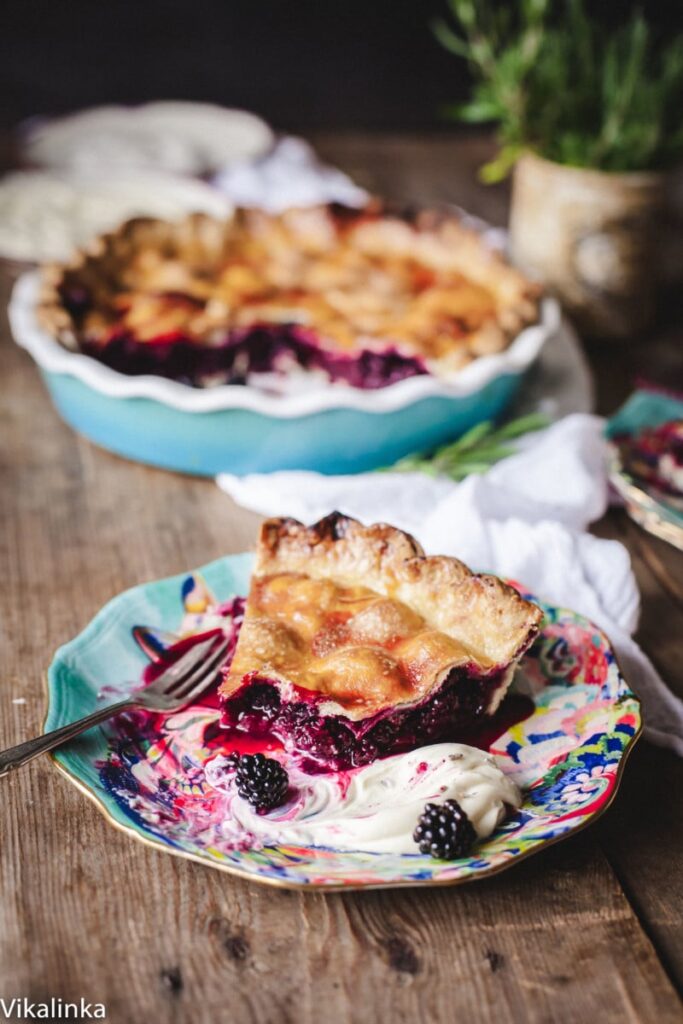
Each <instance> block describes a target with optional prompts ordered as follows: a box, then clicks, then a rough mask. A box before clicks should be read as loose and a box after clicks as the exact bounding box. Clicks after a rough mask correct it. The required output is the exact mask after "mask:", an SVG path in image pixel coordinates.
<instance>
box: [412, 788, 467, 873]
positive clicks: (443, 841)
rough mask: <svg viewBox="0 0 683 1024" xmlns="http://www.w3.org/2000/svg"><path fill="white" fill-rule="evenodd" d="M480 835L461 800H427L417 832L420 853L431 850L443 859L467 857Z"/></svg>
mask: <svg viewBox="0 0 683 1024" xmlns="http://www.w3.org/2000/svg"><path fill="white" fill-rule="evenodd" d="M476 838H477V833H476V832H475V831H474V826H473V825H472V822H471V821H470V819H469V818H468V817H467V815H466V814H465V812H464V811H463V809H462V807H461V806H460V804H459V803H458V801H457V800H446V801H445V803H443V804H425V809H424V811H423V812H422V814H421V815H420V817H419V818H418V821H417V828H416V829H415V831H414V832H413V839H414V840H415V842H416V843H417V845H418V846H419V847H420V853H430V854H431V855H432V857H438V858H439V859H440V860H455V858H456V857H464V856H465V855H466V854H467V853H469V851H470V849H471V847H472V844H473V843H474V841H475V840H476Z"/></svg>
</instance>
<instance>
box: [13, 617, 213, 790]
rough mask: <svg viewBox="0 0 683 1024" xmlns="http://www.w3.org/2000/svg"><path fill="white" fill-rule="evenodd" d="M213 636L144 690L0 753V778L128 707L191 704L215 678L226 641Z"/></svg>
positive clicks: (163, 708)
mask: <svg viewBox="0 0 683 1024" xmlns="http://www.w3.org/2000/svg"><path fill="white" fill-rule="evenodd" d="M217 640H218V638H217V637H216V636H213V637H210V638H209V639H208V640H203V641H202V642H201V643H198V644H195V645H194V646H193V647H191V648H190V650H189V651H187V652H186V653H185V654H183V655H181V657H180V658H178V660H177V661H176V662H174V663H173V665H171V666H170V667H169V668H167V669H166V671H165V672H162V674H161V675H160V676H158V678H157V679H155V680H154V682H153V683H150V685H149V686H146V687H145V688H144V690H138V691H137V692H135V693H132V694H131V695H130V697H126V699H125V700H121V701H119V702H118V703H117V704H109V705H108V706H107V707H104V708H98V709H97V711H93V713H92V714H91V715H86V717H85V718H80V719H79V720H78V721H77V722H71V723H70V724H69V725H63V726H62V727H61V729H55V730H54V731H53V732H48V733H45V734H44V735H43V736H37V737H36V738H35V739H33V740H27V741H26V743H20V744H19V745H18V746H16V747H10V748H9V750H3V751H2V752H0V776H2V775H7V773H8V772H10V771H12V769H14V768H19V767H21V765H22V764H26V762H27V761H32V760H33V758H34V757H37V756H38V754H44V753H46V752H47V751H48V750H54V748H55V747H59V746H61V744H62V743H67V742H68V741H69V740H72V739H73V738H74V737H75V736H78V735H79V734H80V733H82V732H85V730H86V729H92V727H93V726H94V725H97V724H98V723H99V722H104V721H105V720H106V719H107V718H111V717H112V715H119V714H121V712H122V711H129V710H130V709H131V708H146V709H147V710H148V711H161V712H168V711H178V710H179V709H180V708H183V707H186V706H187V705H188V704H191V703H192V702H193V701H194V700H196V699H197V697H199V696H201V694H202V693H204V691H205V690H207V689H208V687H209V686H210V684H211V683H212V682H213V681H214V679H215V678H216V675H217V674H218V670H219V668H220V666H221V663H222V661H223V660H224V658H225V655H226V653H227V650H228V640H227V638H225V637H222V638H221V639H220V641H219V642H217Z"/></svg>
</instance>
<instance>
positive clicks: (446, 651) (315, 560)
mask: <svg viewBox="0 0 683 1024" xmlns="http://www.w3.org/2000/svg"><path fill="white" fill-rule="evenodd" d="M299 579H301V580H304V581H305V580H313V581H333V582H334V584H335V586H337V587H341V588H351V589H353V588H360V590H361V591H362V590H367V593H368V595H369V599H370V601H371V602H372V600H373V598H376V599H377V601H376V604H377V606H378V614H379V615H380V616H386V615H387V614H389V615H391V613H392V611H394V612H396V611H398V613H399V615H400V614H401V613H402V612H408V613H409V614H410V615H412V616H417V617H419V619H421V620H422V622H421V623H420V624H418V626H417V627H416V628H414V627H411V628H409V630H408V631H407V632H406V633H405V639H401V641H400V642H401V644H402V645H403V646H401V647H400V648H395V647H392V648H390V649H389V651H388V652H387V653H388V659H389V661H390V662H393V668H392V666H391V665H390V667H389V668H388V670H387V672H388V674H389V675H391V674H392V672H394V676H395V678H394V681H393V683H392V684H391V685H390V684H389V683H387V690H386V693H383V692H382V690H381V687H377V692H374V688H373V684H372V672H373V655H374V654H375V653H377V655H378V659H379V660H380V661H381V658H382V644H381V642H380V643H378V644H377V645H376V646H375V645H373V644H372V634H370V638H369V639H368V641H367V644H369V645H370V646H369V647H368V646H366V642H365V641H364V640H363V639H360V640H359V639H358V638H357V637H353V636H352V638H351V639H350V640H345V641H343V642H342V648H341V651H337V650H334V652H333V654H334V661H333V668H332V672H333V674H336V678H335V679H333V680H332V682H333V683H334V685H331V684H330V679H329V677H328V678H326V673H327V668H328V662H327V660H326V657H322V658H317V657H315V653H316V652H315V651H313V653H312V649H311V647H310V646H306V643H304V644H303V645H302V642H301V639H302V638H301V635H298V634H297V630H296V624H295V617H296V616H297V615H298V616H300V615H301V608H300V606H295V605H294V603H293V604H292V625H293V626H294V629H293V630H290V629H288V628H287V622H286V621H285V622H284V623H283V621H282V617H281V616H280V617H277V616H276V617H275V618H274V617H272V614H271V615H270V616H269V615H268V612H267V611H264V607H263V605H262V604H261V603H260V588H262V587H263V586H265V587H270V586H272V585H273V581H275V584H276V585H279V584H282V583H284V585H285V587H287V585H288V584H290V582H291V583H292V584H296V582H297V580H299ZM314 593H315V590H313V594H314ZM384 598H386V599H388V600H386V601H383V600H382V599H384ZM313 599H314V598H313ZM284 600H285V612H286V614H287V603H286V602H287V596H286V595H285V598H284ZM383 606H384V607H383ZM389 606H391V607H389ZM387 608H388V611H387ZM280 611H281V608H280V609H278V615H279V613H280ZM264 616H265V617H264ZM285 619H286V615H285ZM542 619H543V613H542V611H541V609H540V608H538V606H537V605H535V604H533V603H531V602H529V601H526V600H525V599H524V598H523V597H521V595H520V594H519V593H518V592H517V591H516V590H515V589H514V588H513V587H511V586H509V585H508V584H506V583H504V582H503V581H502V580H500V579H498V578H497V577H495V576H490V575H486V574H485V575H478V574H476V573H473V572H471V571H470V570H469V569H468V568H467V566H465V565H464V564H463V563H462V562H460V561H459V560H458V559H456V558H450V557H446V556H427V555H425V553H424V551H423V550H422V548H421V546H420V545H419V544H418V542H417V541H416V540H415V539H414V538H413V537H411V536H410V535H409V534H407V533H405V532H404V531H402V530H399V529H397V528H396V527H393V526H389V525H387V524H384V523H376V524H373V525H370V526H364V525H363V524H361V523H360V522H358V521H357V520H355V519H353V518H351V517H350V516H346V515H342V514H340V513H332V514H331V515H329V516H327V517H325V518H324V519H322V520H320V521H319V522H317V523H315V524H314V525H312V526H305V525H304V524H302V523H300V522H298V521H297V520H295V519H289V518H277V519H269V520H267V521H266V522H264V523H263V525H262V527H261V533H260V539H259V543H258V549H257V555H256V562H255V566H254V572H253V576H252V588H251V593H250V598H249V599H248V601H247V611H246V615H245V622H244V625H243V626H242V630H241V634H240V638H239V640H238V643H237V647H236V652H235V657H234V660H233V661H232V664H231V665H230V667H229V669H228V671H227V673H226V676H225V678H224V680H223V683H222V685H221V696H222V698H223V701H224V702H227V701H230V700H231V699H232V698H233V697H235V695H236V694H238V693H242V694H243V691H244V688H245V685H246V687H247V688H248V687H249V685H250V684H251V683H252V682H253V681H255V680H258V681H261V682H264V681H268V682H269V683H270V684H271V685H274V686H275V687H276V688H277V689H278V690H279V691H280V693H281V695H282V696H283V698H285V699H286V700H287V701H297V700H300V699H303V696H304V695H306V694H307V691H309V692H308V696H307V699H309V700H314V701H315V702H316V704H317V707H318V710H319V712H320V714H322V715H339V716H342V717H343V718H345V719H347V720H349V721H351V722H361V721H362V720H364V719H367V720H373V719H374V718H375V717H377V716H381V715H383V714H387V713H390V712H391V711H392V709H393V710H396V709H402V710H405V709H408V708H410V707H412V706H418V705H420V704H422V703H424V701H425V700H427V699H429V698H430V697H431V696H433V695H434V694H435V693H436V692H437V691H438V690H439V689H440V688H441V687H442V686H443V685H444V684H445V683H446V682H448V681H449V679H450V680H451V681H452V682H453V681H455V679H456V676H457V677H458V678H465V677H470V678H476V679H480V680H481V681H482V683H485V689H486V698H485V700H484V705H485V706H483V708H482V710H483V713H486V714H491V713H493V711H495V709H496V707H497V706H498V704H499V703H500V701H501V700H502V698H503V696H504V695H505V692H506V691H507V689H508V687H509V685H510V682H511V680H512V675H513V672H514V668H515V665H516V664H517V662H518V660H519V658H520V657H521V656H522V654H523V653H524V651H525V650H526V649H527V648H528V647H529V645H530V644H531V643H532V642H533V640H534V638H535V637H536V636H537V634H538V632H539V629H540V624H541V622H542ZM379 621H380V625H381V624H382V623H381V619H380V620H379ZM385 621H386V619H385ZM401 636H402V634H399V637H401ZM338 653H339V654H340V657H339V658H337V656H336V655H337V654H338ZM302 665H303V667H304V668H303V671H300V669H301V666H302ZM311 665H313V678H314V680H315V679H317V678H320V679H321V683H320V687H319V688H318V686H317V685H312V684H311V683H310V678H311V673H310V672H309V671H308V669H309V667H310V666H311ZM397 666H398V669H397V671H394V669H396V667H397ZM317 673H320V675H317ZM364 674H365V677H366V678H367V679H368V681H369V682H368V685H369V687H370V691H369V692H368V694H367V698H366V699H363V698H364V691H363V687H362V686H361V684H360V683H359V682H358V679H362V678H363V677H364ZM406 678H409V679H411V681H412V682H411V686H413V688H412V689H410V688H409V689H406V687H405V686H401V685H400V680H401V679H406ZM396 679H398V680H399V681H398V682H397V681H396ZM302 680H303V681H302ZM347 682H348V686H347V685H346V683H347ZM354 687H355V688H356V689H355V690H354ZM310 691H313V692H312V693H311V692H310ZM338 693H342V694H346V695H347V698H346V700H342V699H341V698H339V697H338ZM349 695H350V696H349Z"/></svg>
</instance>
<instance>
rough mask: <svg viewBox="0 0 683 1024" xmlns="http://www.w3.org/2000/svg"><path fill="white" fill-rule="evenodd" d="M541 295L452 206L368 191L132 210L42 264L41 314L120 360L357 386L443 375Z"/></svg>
mask: <svg viewBox="0 0 683 1024" xmlns="http://www.w3.org/2000/svg"><path fill="white" fill-rule="evenodd" d="M539 300H540V294H539V291H538V289H537V287H536V286H535V285H534V284H532V283H531V282H530V281H528V280H527V279H526V278H525V277H523V276H522V275H521V274H520V273H519V272H518V271H517V270H515V269H514V268H513V267H511V266H510V265H508V264H507V263H506V262H505V260H504V259H503V258H502V256H501V255H500V254H499V253H497V252H496V251H494V250H493V249H491V248H490V247H489V246H488V245H487V244H486V243H485V242H484V241H483V240H482V238H481V236H480V234H479V233H478V232H476V231H475V230H473V229H471V228H469V227H467V226H466V225H465V224H464V223H463V220H462V218H460V217H459V216H457V215H456V214H454V213H452V212H442V211H429V210H425V211H422V212H419V213H417V214H414V215H407V214H400V215H399V214H397V213H393V212H391V211H389V210H387V209H385V208H383V207H382V206H380V205H379V204H376V203H375V204H370V205H368V206H367V207H365V208H364V209H361V210H352V209H348V208H346V207H341V206H337V205H327V206H318V207H313V208H309V209H291V210H287V211H285V212H284V213H282V214H278V215H275V214H269V213H265V212H262V211H257V210H253V209H242V210H238V211H237V212H236V214H235V215H234V216H233V217H232V218H230V219H228V220H218V219H214V218H211V217H210V216H207V215H200V214H197V215H193V216H191V217H189V218H188V219H186V220H185V221H183V222H181V223H167V222H165V221H161V220H152V219H136V220H131V221H128V222H127V223H126V224H124V225H122V226H121V227H120V228H119V229H118V230H117V231H115V232H113V233H111V234H108V235H104V236H102V237H101V238H99V239H98V240H97V241H96V242H95V243H94V244H93V245H92V246H91V247H89V248H88V249H87V250H83V251H80V252H78V253H77V254H76V256H75V257H74V258H73V259H72V260H71V261H70V262H69V263H66V264H60V265H52V266H49V267H46V268H45V270H44V272H43V285H42V290H41V296H40V303H39V317H40V322H41V324H42V326H43V328H45V329H47V330H48V332H49V333H50V334H51V335H52V336H53V337H55V338H57V340H58V341H59V342H61V344H62V345H64V346H66V347H67V348H68V349H71V350H74V351H80V352H83V353H86V354H87V355H90V356H92V357H94V358H95V359H98V360H100V361H101V362H103V363H104V364H106V365H107V366H109V367H111V368H113V369H115V370H117V371H119V372H121V373H124V374H132V375H139V374H153V375H156V376H161V377H166V378H170V379H173V380H177V381H181V382H183V383H186V384H190V385H193V386H197V387H209V386H214V385H217V384H245V383H259V382H266V381H271V382H272V380H273V379H275V380H281V379H283V378H285V379H289V378H291V377H292V376H301V375H302V374H303V375H305V377H306V379H307V380H311V379H312V380H318V379H319V380H320V381H321V382H323V383H328V382H339V383H345V384H347V385H350V386H352V387H355V388H364V389H365V388H381V387H384V386H386V385H390V384H393V383H395V382H396V381H399V380H402V379H404V378H406V377H412V376H416V375H420V374H431V375H434V376H435V377H437V378H439V379H443V380H449V379H451V378H452V377H453V375H454V374H456V373H457V372H458V371H459V370H460V369H462V368H463V367H464V366H466V365H467V364H468V363H470V362H471V361H472V360H474V359H477V358H478V357H480V356H485V355H491V354H495V353H499V352H501V351H502V350H504V349H505V348H506V347H507V346H508V344H509V343H510V342H511V341H512V340H513V339H514V338H515V337H516V336H517V335H518V334H519V333H520V332H521V331H522V330H523V329H524V328H525V327H527V326H528V325H530V324H533V323H535V322H537V321H538V319H539ZM263 375H266V377H265V378H264V376H263Z"/></svg>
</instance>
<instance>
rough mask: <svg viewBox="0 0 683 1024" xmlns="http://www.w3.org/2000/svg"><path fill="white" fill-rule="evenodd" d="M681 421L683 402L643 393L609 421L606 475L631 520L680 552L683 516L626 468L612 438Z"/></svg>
mask: <svg viewBox="0 0 683 1024" xmlns="http://www.w3.org/2000/svg"><path fill="white" fill-rule="evenodd" d="M681 418H683V400H681V399H678V398H676V397H674V396H672V395H667V394H663V393H660V392H657V391H649V390H646V389H642V390H639V391H636V392H634V394H632V395H631V397H630V398H629V399H628V401H627V402H626V403H625V404H624V405H623V406H622V407H621V409H619V410H618V411H617V412H616V413H615V414H614V416H612V417H611V418H610V420H609V421H608V424H607V437H608V439H609V443H608V453H607V472H608V475H609V479H610V483H611V484H612V486H613V487H614V489H615V491H616V492H617V494H618V495H619V496H620V498H621V499H622V500H623V502H624V505H625V508H626V511H627V513H628V514H629V516H630V517H631V519H633V521H634V522H636V523H638V525H639V526H642V527H643V529H644V530H647V531H648V533H651V534H653V535H654V536H655V537H659V538H661V540H665V541H667V542H668V543H669V544H672V545H673V546H674V547H676V548H678V549H679V550H680V551H683V512H681V510H680V509H679V508H676V507H675V506H674V505H672V504H669V503H668V502H667V501H666V500H665V496H664V495H662V494H661V493H660V492H658V491H657V490H655V489H654V488H652V487H650V486H649V485H648V484H647V483H646V482H645V481H643V480H640V479H638V478H636V477H634V476H632V475H631V474H630V473H629V472H628V471H627V469H626V468H625V466H624V464H623V460H622V456H621V452H620V450H619V446H618V445H617V444H616V443H615V442H614V441H612V440H611V439H612V438H614V439H616V438H623V437H635V436H636V435H637V434H639V433H640V432H641V431H642V430H644V429H646V428H649V427H658V426H661V424H663V423H667V422H669V421H670V420H676V419H681Z"/></svg>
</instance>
